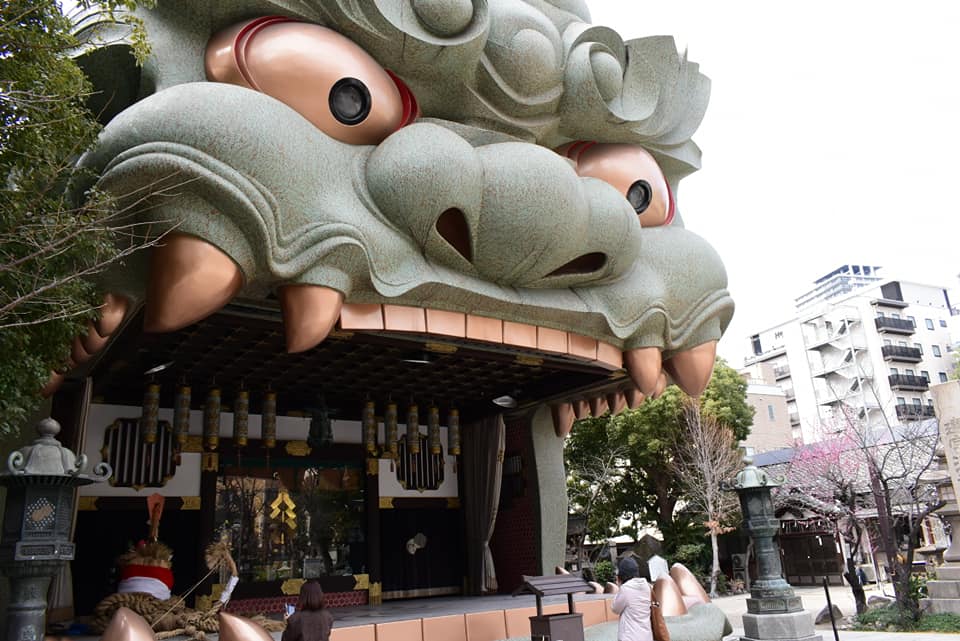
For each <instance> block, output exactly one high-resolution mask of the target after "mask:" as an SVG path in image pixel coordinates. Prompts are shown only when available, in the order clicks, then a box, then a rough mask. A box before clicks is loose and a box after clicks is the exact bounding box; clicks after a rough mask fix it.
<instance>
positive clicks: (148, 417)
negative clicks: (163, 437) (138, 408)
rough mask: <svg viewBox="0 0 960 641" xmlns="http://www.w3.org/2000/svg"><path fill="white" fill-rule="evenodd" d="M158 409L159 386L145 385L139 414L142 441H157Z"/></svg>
mask: <svg viewBox="0 0 960 641" xmlns="http://www.w3.org/2000/svg"><path fill="white" fill-rule="evenodd" d="M159 411H160V386H159V385H157V384H156V383H150V384H149V385H147V389H146V390H145V391H144V393H143V413H142V415H141V416H140V438H142V439H143V442H144V443H156V442H157V425H158V421H157V413H158V412H159Z"/></svg>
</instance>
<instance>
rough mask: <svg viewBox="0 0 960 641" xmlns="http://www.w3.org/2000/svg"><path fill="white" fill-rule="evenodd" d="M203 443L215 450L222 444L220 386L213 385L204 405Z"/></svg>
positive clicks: (209, 448)
mask: <svg viewBox="0 0 960 641" xmlns="http://www.w3.org/2000/svg"><path fill="white" fill-rule="evenodd" d="M203 445H204V447H206V448H207V449H208V450H215V449H217V447H218V446H219V445H220V388H219V387H211V388H210V391H208V392H207V403H206V404H205V405H204V406H203Z"/></svg>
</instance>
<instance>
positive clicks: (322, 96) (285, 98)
mask: <svg viewBox="0 0 960 641" xmlns="http://www.w3.org/2000/svg"><path fill="white" fill-rule="evenodd" d="M205 61H206V72H207V78H208V79H210V80H213V81H217V82H228V83H231V84H237V85H241V86H244V87H248V88H250V89H255V90H257V91H260V92H262V93H265V94H267V95H270V96H273V97H274V98H276V99H278V100H280V101H282V102H284V103H285V104H287V105H289V106H290V107H292V108H293V109H294V110H296V111H297V112H298V113H299V114H300V115H302V116H303V117H304V118H306V119H307V120H309V121H310V122H312V123H313V124H314V125H315V126H316V127H317V128H318V129H320V130H321V131H323V132H324V133H326V134H327V135H329V136H331V137H332V138H336V139H337V140H340V141H342V142H346V143H350V144H356V145H376V144H379V143H380V142H382V141H383V139H384V138H386V137H387V136H389V135H390V134H391V133H393V132H394V131H396V130H397V129H399V128H400V127H402V126H404V125H406V124H409V123H410V122H411V121H412V120H413V119H414V118H416V116H417V105H416V100H415V99H414V98H413V94H412V93H411V92H410V90H409V89H407V87H406V85H404V84H403V82H402V81H401V80H400V79H399V78H396V77H395V76H393V75H392V74H390V73H389V72H388V71H386V70H385V69H383V67H381V66H380V65H379V64H378V63H377V61H376V60H374V59H373V58H372V57H371V56H370V55H369V54H368V53H367V52H366V51H364V50H363V49H361V48H360V47H358V46H357V45H356V44H354V43H353V42H352V41H350V40H349V39H347V38H345V37H343V36H342V35H340V34H339V33H337V32H336V31H332V30H330V29H327V28H326V27H321V26H319V25H315V24H308V23H305V22H295V21H292V20H290V19H288V18H280V17H267V18H258V19H256V20H251V21H249V22H245V23H242V24H239V25H234V26H233V27H230V28H228V29H225V30H223V31H221V32H220V33H218V34H216V35H215V36H214V37H213V38H211V39H210V42H209V43H208V45H207V52H206V59H205Z"/></svg>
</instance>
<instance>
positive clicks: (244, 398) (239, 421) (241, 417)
mask: <svg viewBox="0 0 960 641" xmlns="http://www.w3.org/2000/svg"><path fill="white" fill-rule="evenodd" d="M249 431H250V392H248V391H247V390H245V389H243V388H241V389H240V391H239V392H237V400H236V401H235V402H234V404H233V444H234V445H236V446H237V447H246V446H247V435H248V433H249Z"/></svg>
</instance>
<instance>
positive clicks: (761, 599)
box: [727, 456, 821, 641]
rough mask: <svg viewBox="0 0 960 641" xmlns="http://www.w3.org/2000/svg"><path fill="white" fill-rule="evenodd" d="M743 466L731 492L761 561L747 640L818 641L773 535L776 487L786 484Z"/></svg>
mask: <svg viewBox="0 0 960 641" xmlns="http://www.w3.org/2000/svg"><path fill="white" fill-rule="evenodd" d="M743 462H744V467H743V469H742V470H740V472H739V473H738V474H737V476H736V478H735V479H734V480H733V482H731V483H728V484H727V488H728V489H729V490H731V491H735V492H736V493H737V494H738V495H739V496H740V510H741V512H742V513H743V529H744V530H745V531H746V533H747V535H748V536H749V537H750V539H751V540H752V541H753V549H754V554H755V555H756V558H757V578H756V579H755V580H753V581H751V582H750V598H749V599H747V613H746V614H744V615H743V631H744V636H743V637H742V638H743V639H744V641H757V640H759V639H766V640H776V639H791V640H796V641H800V640H802V641H814V640H818V639H821V636H820V635H819V634H815V630H814V627H813V617H812V616H810V614H808V613H807V612H805V611H804V610H803V605H802V604H801V600H800V597H798V596H797V595H796V594H795V593H794V591H793V588H792V587H790V584H789V583H787V582H786V580H785V579H784V578H783V568H782V566H781V564H780V546H779V545H778V544H777V542H776V541H775V540H774V538H773V537H774V536H775V535H776V534H777V532H779V531H780V519H778V518H777V516H776V514H774V510H773V499H772V497H771V496H770V490H771V488H774V487H776V486H778V485H780V484H781V483H782V482H783V481H782V479H780V480H774V479H771V478H770V476H769V475H768V474H767V473H766V472H764V471H763V470H761V469H758V468H757V467H756V466H754V464H753V459H752V458H751V457H749V456H748V457H745V458H744V459H743Z"/></svg>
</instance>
